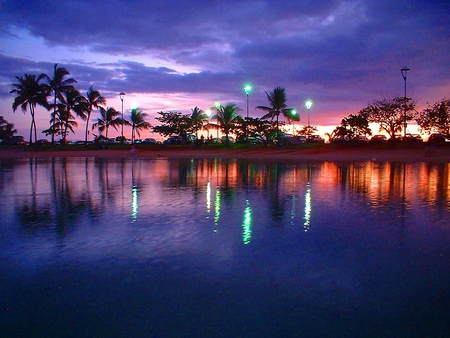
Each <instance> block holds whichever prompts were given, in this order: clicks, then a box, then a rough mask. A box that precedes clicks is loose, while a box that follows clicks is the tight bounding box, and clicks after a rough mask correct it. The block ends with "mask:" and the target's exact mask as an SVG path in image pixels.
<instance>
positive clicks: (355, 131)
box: [334, 114, 372, 139]
mask: <svg viewBox="0 0 450 338" xmlns="http://www.w3.org/2000/svg"><path fill="white" fill-rule="evenodd" d="M334 134H335V135H337V136H341V137H347V138H348V139H353V138H354V137H355V136H358V135H364V136H367V135H372V130H371V129H370V128H369V121H368V119H367V116H366V115H365V114H357V115H355V114H350V115H349V116H348V117H346V118H343V119H342V121H341V125H340V126H337V127H336V128H335V130H334Z"/></svg>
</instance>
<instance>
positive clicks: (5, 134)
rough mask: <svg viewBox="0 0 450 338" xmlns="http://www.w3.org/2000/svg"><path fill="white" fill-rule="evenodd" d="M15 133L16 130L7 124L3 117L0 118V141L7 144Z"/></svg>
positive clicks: (12, 125) (10, 124)
mask: <svg viewBox="0 0 450 338" xmlns="http://www.w3.org/2000/svg"><path fill="white" fill-rule="evenodd" d="M16 133H17V129H15V128H14V124H12V123H9V122H8V121H6V120H5V119H4V118H3V116H0V140H1V141H4V142H6V143H9V142H10V141H11V138H12V137H13V136H14V134H16Z"/></svg>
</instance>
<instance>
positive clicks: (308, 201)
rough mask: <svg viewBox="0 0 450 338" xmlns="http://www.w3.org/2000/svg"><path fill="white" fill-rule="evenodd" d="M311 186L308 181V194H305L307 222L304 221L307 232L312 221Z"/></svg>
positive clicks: (305, 218)
mask: <svg viewBox="0 0 450 338" xmlns="http://www.w3.org/2000/svg"><path fill="white" fill-rule="evenodd" d="M311 209H312V206H311V186H310V184H309V182H308V184H307V185H306V194H305V217H304V220H305V222H304V223H303V228H304V229H305V232H306V231H308V230H309V225H310V223H311Z"/></svg>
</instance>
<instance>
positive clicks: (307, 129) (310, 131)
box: [298, 126, 317, 137]
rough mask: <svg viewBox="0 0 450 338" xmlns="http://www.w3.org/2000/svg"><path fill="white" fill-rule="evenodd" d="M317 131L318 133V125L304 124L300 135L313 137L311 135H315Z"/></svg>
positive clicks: (299, 132)
mask: <svg viewBox="0 0 450 338" xmlns="http://www.w3.org/2000/svg"><path fill="white" fill-rule="evenodd" d="M315 133H317V127H314V126H303V128H302V129H300V130H299V131H298V134H299V135H304V136H306V137H311V135H314V134H315Z"/></svg>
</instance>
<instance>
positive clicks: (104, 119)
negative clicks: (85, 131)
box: [92, 107, 122, 138]
mask: <svg viewBox="0 0 450 338" xmlns="http://www.w3.org/2000/svg"><path fill="white" fill-rule="evenodd" d="M100 115H101V117H99V118H98V119H97V122H95V123H94V124H92V130H94V129H95V128H97V130H98V132H99V133H100V134H103V132H105V137H106V138H108V130H109V127H113V128H114V129H115V130H117V129H118V128H119V126H121V125H122V118H121V117H120V116H121V113H119V112H118V111H117V110H115V109H114V108H107V109H105V108H103V107H100Z"/></svg>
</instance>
